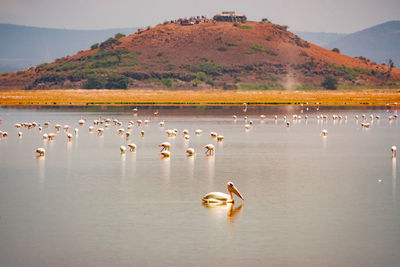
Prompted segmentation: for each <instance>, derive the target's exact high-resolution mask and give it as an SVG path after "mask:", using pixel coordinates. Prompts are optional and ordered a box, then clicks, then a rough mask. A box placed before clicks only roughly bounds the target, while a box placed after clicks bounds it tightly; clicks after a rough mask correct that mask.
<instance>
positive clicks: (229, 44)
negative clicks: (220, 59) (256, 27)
mask: <svg viewBox="0 0 400 267" xmlns="http://www.w3.org/2000/svg"><path fill="white" fill-rule="evenodd" d="M225 45H226V46H239V45H238V44H236V43H233V42H226V43H225Z"/></svg>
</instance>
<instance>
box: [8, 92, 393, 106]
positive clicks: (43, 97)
mask: <svg viewBox="0 0 400 267" xmlns="http://www.w3.org/2000/svg"><path fill="white" fill-rule="evenodd" d="M244 102H247V103H250V104H298V103H306V102H308V103H309V104H316V103H320V104H323V105H386V104H387V103H395V102H397V103H400V89H374V90H372V89H368V90H337V91H322V90H321V91H294V90H282V91H269V90H268V91H241V90H217V89H215V90H202V91H200V90H199V91H195V90H185V91H183V90H152V89H140V90H32V91H27V90H8V91H0V105H152V104H158V105H224V104H230V105H232V104H242V103H244Z"/></svg>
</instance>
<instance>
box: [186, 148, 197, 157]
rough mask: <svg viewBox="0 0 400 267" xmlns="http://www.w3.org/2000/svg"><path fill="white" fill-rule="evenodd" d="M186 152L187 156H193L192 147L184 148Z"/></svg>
mask: <svg viewBox="0 0 400 267" xmlns="http://www.w3.org/2000/svg"><path fill="white" fill-rule="evenodd" d="M186 153H187V154H188V156H193V155H194V154H195V153H194V149H193V148H188V149H186Z"/></svg>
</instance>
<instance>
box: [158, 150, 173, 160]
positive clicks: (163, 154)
mask: <svg viewBox="0 0 400 267" xmlns="http://www.w3.org/2000/svg"><path fill="white" fill-rule="evenodd" d="M160 154H161V156H163V157H164V158H169V156H170V155H171V154H170V152H169V151H161V152H160Z"/></svg>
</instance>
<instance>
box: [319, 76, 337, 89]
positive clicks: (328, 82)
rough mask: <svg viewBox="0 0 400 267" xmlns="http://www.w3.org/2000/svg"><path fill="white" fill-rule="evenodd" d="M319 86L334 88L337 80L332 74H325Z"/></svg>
mask: <svg viewBox="0 0 400 267" xmlns="http://www.w3.org/2000/svg"><path fill="white" fill-rule="evenodd" d="M321 86H322V87H324V88H325V89H329V90H335V89H337V86H338V80H337V78H335V77H333V76H326V77H325V80H324V81H323V82H322V83H321Z"/></svg>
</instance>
